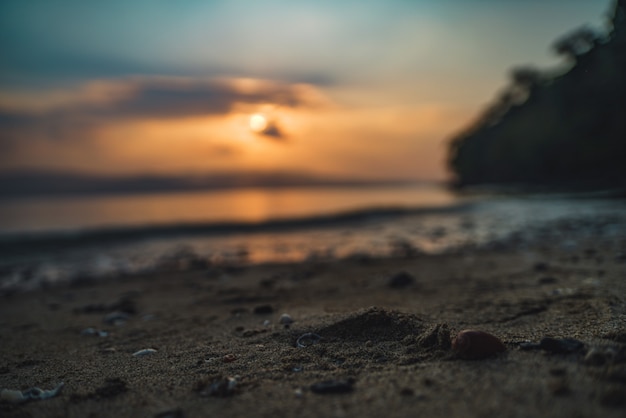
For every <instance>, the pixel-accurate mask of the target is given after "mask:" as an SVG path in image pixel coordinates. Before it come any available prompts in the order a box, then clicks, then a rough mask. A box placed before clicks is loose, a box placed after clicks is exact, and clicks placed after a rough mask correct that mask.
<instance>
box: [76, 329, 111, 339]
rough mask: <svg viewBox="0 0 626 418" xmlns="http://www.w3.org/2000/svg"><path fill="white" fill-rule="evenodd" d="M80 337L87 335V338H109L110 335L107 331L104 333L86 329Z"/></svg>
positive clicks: (99, 330) (98, 330)
mask: <svg viewBox="0 0 626 418" xmlns="http://www.w3.org/2000/svg"><path fill="white" fill-rule="evenodd" d="M80 335H86V336H90V337H96V336H97V337H108V336H109V333H108V332H107V331H103V330H101V329H95V328H91V327H89V328H85V329H84V330H82V331H81V332H80Z"/></svg>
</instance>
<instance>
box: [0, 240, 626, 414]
mask: <svg viewBox="0 0 626 418" xmlns="http://www.w3.org/2000/svg"><path fill="white" fill-rule="evenodd" d="M553 244H554V243H551V242H549V241H548V242H543V243H541V244H538V245H535V246H534V247H531V248H526V249H524V250H520V249H516V248H515V246H504V247H502V248H497V249H491V250H484V249H483V250H465V251H463V252H459V253H457V254H448V255H431V256H426V255H412V256H410V257H402V258H395V259H383V260H381V259H371V258H367V257H362V258H359V257H354V258H353V259H350V260H341V261H319V262H314V261H311V262H306V263H300V264H291V265H260V266H253V267H237V266H230V267H228V266H222V267H210V266H191V267H190V266H187V267H188V268H184V269H170V270H163V271H159V272H155V273H154V274H150V275H145V276H141V277H132V278H123V279H115V280H108V281H99V282H90V281H84V282H76V283H74V284H72V285H67V286H63V287H55V288H50V289H45V290H40V291H34V292H28V293H16V294H13V295H5V296H2V298H1V302H0V304H1V307H0V341H1V344H0V388H5V389H19V390H25V389H28V388H29V387H32V386H38V387H40V388H42V389H44V390H48V389H52V388H54V387H55V386H57V385H58V384H59V383H61V382H64V384H65V386H64V388H63V390H62V392H61V393H60V394H59V395H58V396H56V397H53V398H50V399H46V400H31V401H27V402H23V403H11V402H8V401H2V402H0V415H1V416H3V417H4V416H6V417H30V416H34V417H39V416H48V417H61V416H67V417H139V416H141V417H183V416H184V417H201V416H267V417H269V416H272V417H276V416H294V417H318V416H328V417H335V416H337V417H341V416H359V417H377V416H429V417H444V416H445V417H488V416H507V417H528V416H536V417H599V416H602V417H622V416H624V413H625V412H626V296H625V295H626V280H625V278H626V256H625V254H626V240H624V239H621V240H620V239H602V240H600V241H598V240H593V241H587V242H578V244H577V246H576V248H568V249H563V248H562V247H561V246H559V245H556V244H554V245H553ZM402 272H405V273H407V274H403V275H398V274H399V273H402ZM111 313H115V315H113V316H111V315H110V314H111ZM283 314H288V315H289V316H290V317H291V319H292V320H293V323H291V324H288V325H287V324H281V323H280V318H281V316H282V315H283ZM105 320H106V321H108V322H105ZM286 321H287V319H286V318H285V317H283V322H286ZM90 327H91V328H93V329H94V330H95V331H96V332H97V331H105V332H106V333H107V334H108V335H106V336H98V335H85V334H88V333H89V331H85V330H86V329H88V328H90ZM464 329H476V330H482V331H485V332H489V333H491V334H493V335H495V336H497V337H499V338H500V339H501V340H502V341H503V342H504V344H505V346H506V351H505V352H504V353H496V354H494V355H493V356H491V357H488V358H484V359H465V358H462V357H460V356H459V355H457V354H456V353H455V352H454V351H453V350H452V349H451V347H450V342H451V338H454V336H455V335H456V333H457V332H458V331H460V330H464ZM307 333H310V335H308V336H305V337H302V336H303V335H305V334H307ZM300 337H302V338H300ZM545 337H551V338H554V340H544V342H543V343H542V344H539V343H540V342H541V340H542V339H543V338H545ZM565 338H567V339H571V340H562V339H565ZM298 342H299V343H300V344H298ZM298 345H300V346H298ZM144 349H153V350H156V351H153V352H147V354H145V355H143V356H135V355H133V354H134V353H137V352H138V351H140V350H144Z"/></svg>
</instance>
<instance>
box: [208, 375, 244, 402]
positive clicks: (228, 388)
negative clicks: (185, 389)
mask: <svg viewBox="0 0 626 418" xmlns="http://www.w3.org/2000/svg"><path fill="white" fill-rule="evenodd" d="M236 387H237V379H236V378H234V377H227V378H224V379H217V380H214V381H213V383H211V386H209V391H208V394H209V395H210V396H217V397H222V398H225V397H228V396H232V395H234V394H235V389H236Z"/></svg>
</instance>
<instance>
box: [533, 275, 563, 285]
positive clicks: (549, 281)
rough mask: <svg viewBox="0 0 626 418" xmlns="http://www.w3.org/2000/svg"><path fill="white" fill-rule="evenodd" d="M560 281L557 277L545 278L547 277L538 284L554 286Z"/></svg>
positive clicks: (542, 278)
mask: <svg viewBox="0 0 626 418" xmlns="http://www.w3.org/2000/svg"><path fill="white" fill-rule="evenodd" d="M557 281H558V280H557V279H556V277H552V276H545V277H541V278H540V279H539V280H538V282H539V284H554V283H556V282H557Z"/></svg>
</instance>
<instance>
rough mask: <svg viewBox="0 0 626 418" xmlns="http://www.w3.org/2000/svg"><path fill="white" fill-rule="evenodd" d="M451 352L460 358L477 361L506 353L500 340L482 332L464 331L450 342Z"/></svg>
mask: <svg viewBox="0 0 626 418" xmlns="http://www.w3.org/2000/svg"><path fill="white" fill-rule="evenodd" d="M452 350H454V352H455V353H456V354H457V355H458V356H459V357H461V358H464V359H468V360H477V359H482V358H486V357H491V356H493V355H495V354H497V353H501V352H503V351H506V347H505V346H504V344H503V343H502V341H500V339H499V338H498V337H496V336H494V335H491V334H489V333H487V332H484V331H476V330H471V329H466V330H463V331H460V332H459V333H458V334H457V335H456V337H455V338H454V340H453V341H452Z"/></svg>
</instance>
